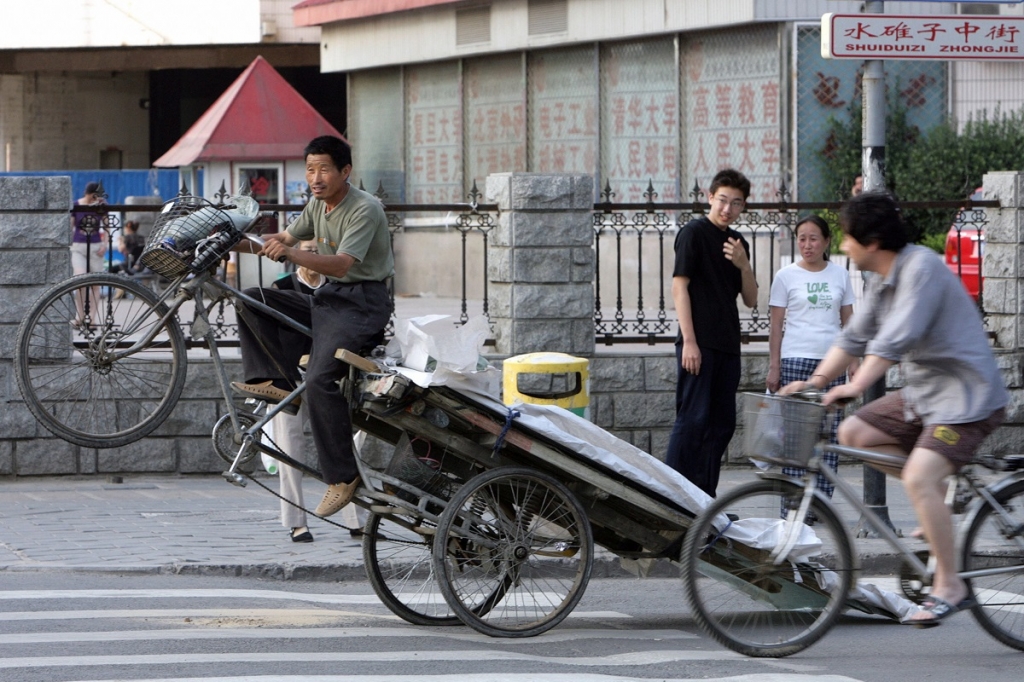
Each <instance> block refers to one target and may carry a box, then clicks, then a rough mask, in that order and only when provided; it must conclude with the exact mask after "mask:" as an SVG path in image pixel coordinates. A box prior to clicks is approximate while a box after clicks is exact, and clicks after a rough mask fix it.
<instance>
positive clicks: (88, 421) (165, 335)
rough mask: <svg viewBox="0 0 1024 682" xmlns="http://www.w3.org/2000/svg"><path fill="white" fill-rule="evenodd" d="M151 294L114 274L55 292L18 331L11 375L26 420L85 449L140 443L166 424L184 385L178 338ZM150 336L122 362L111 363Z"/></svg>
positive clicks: (82, 279) (76, 281)
mask: <svg viewBox="0 0 1024 682" xmlns="http://www.w3.org/2000/svg"><path fill="white" fill-rule="evenodd" d="M166 312H167V308H166V307H165V306H164V305H162V304H161V305H158V304H157V297H156V295H155V294H154V293H153V292H152V291H150V290H149V289H147V288H145V287H143V286H141V285H140V284H138V283H136V282H134V281H132V280H130V279H128V278H126V277H121V276H119V275H111V274H107V273H95V274H89V275H80V276H77V277H72V278H71V279H68V280H65V281H64V282H61V283H60V284H58V285H56V286H54V287H53V288H51V289H50V290H49V291H47V292H46V293H45V294H43V296H42V298H40V299H39V301H38V302H37V303H36V304H35V305H34V306H33V307H32V309H31V310H30V311H29V313H28V316H27V317H26V318H25V320H24V321H23V322H22V323H21V326H20V327H19V328H18V338H17V342H16V346H15V356H14V371H15V376H16V378H17V380H18V388H19V389H20V390H21V394H22V396H24V398H25V404H26V406H27V407H28V409H29V410H30V411H31V412H32V414H33V415H34V416H35V417H36V419H38V420H39V421H40V423H42V425H43V426H44V427H46V428H47V429H48V430H49V431H51V432H52V433H53V434H54V435H55V436H58V437H59V438H63V439H64V440H66V441H70V442H72V443H76V444H77V445H82V446H85V447H95V448H112V447H118V446H121V445H126V444H128V443H131V442H134V441H136V440H139V439H140V438H142V437H144V436H146V435H148V434H149V433H151V432H152V431H153V430H154V429H156V428H157V427H158V426H160V424H161V423H163V421H164V420H165V419H166V418H167V416H168V415H169V414H170V413H171V410H173V409H174V405H175V404H176V403H177V401H178V397H179V396H180V395H181V391H182V388H183V387H184V385H185V372H186V362H187V359H186V354H185V337H184V335H183V334H182V332H181V328H180V327H179V326H178V324H177V320H176V319H175V318H172V319H171V321H170V323H169V324H167V325H163V324H162V323H161V318H162V316H163V314H165V313H166ZM153 330H156V331H157V334H156V336H155V338H154V339H153V340H152V342H150V343H149V344H147V345H146V346H145V347H143V348H140V349H139V350H138V351H136V352H133V353H132V354H131V355H129V356H125V357H119V358H115V357H114V354H115V353H118V352H121V351H124V350H126V349H127V348H128V347H130V346H131V345H132V344H133V343H135V342H136V341H138V340H139V339H142V338H143V337H145V336H146V335H147V334H148V333H150V332H151V331H153Z"/></svg>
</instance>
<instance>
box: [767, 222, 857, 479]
mask: <svg viewBox="0 0 1024 682" xmlns="http://www.w3.org/2000/svg"><path fill="white" fill-rule="evenodd" d="M796 243H797V249H798V250H799V253H800V256H801V259H800V260H799V261H797V262H795V263H793V264H792V265H787V266H786V267H784V268H782V269H781V270H779V271H778V273H776V275H775V281H773V282H772V290H771V296H770V297H769V299H768V305H769V307H770V311H771V331H770V333H769V337H768V354H769V364H768V382H767V383H768V390H769V391H771V392H772V393H775V392H776V391H778V390H779V387H780V386H785V385H786V384H788V383H790V382H793V381H807V380H808V379H809V378H810V377H811V374H812V373H813V372H814V368H815V367H817V366H818V363H819V362H821V359H822V358H823V357H825V353H826V352H827V351H828V349H829V347H830V346H831V345H832V341H833V340H834V339H835V337H836V335H838V334H839V330H840V329H841V328H842V326H843V325H845V324H846V321H847V320H848V319H849V318H850V315H852V314H853V289H852V287H851V286H850V274H849V273H848V272H847V271H846V270H845V269H844V268H841V267H839V266H838V265H836V264H835V263H831V262H829V260H828V251H829V246H830V244H831V231H830V230H829V227H828V223H826V222H825V221H824V219H822V218H820V217H818V216H816V215H812V216H808V217H806V218H803V219H801V220H800V222H798V223H797V225H796ZM783 324H785V332H783ZM852 369H853V368H851V371H852ZM845 382H846V378H845V377H840V378H839V379H836V380H835V381H834V382H832V383H831V384H829V388H831V387H832V386H836V385H838V384H842V383H845ZM842 416H843V415H842V411H841V410H837V411H836V412H834V413H830V414H829V416H827V417H826V419H829V420H830V421H831V424H830V426H831V436H832V442H833V443H834V442H836V432H837V430H838V428H839V421H840V420H841V419H842ZM824 459H825V462H826V464H828V465H829V466H830V467H832V469H833V471H834V470H836V469H837V468H838V466H839V455H836V454H834V453H828V454H826V455H825V457H824ZM783 473H785V474H788V475H792V476H802V475H803V474H804V471H803V469H798V468H795V467H786V468H785V469H783ZM817 484H818V489H819V490H821V491H822V492H824V493H826V494H827V495H828V496H829V497H831V496H832V492H833V486H832V484H830V483H829V482H828V480H826V479H825V478H824V477H823V476H818V481H817Z"/></svg>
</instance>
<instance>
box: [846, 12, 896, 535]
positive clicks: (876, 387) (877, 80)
mask: <svg viewBox="0 0 1024 682" xmlns="http://www.w3.org/2000/svg"><path fill="white" fill-rule="evenodd" d="M884 5H885V3H884V2H881V1H877V2H866V3H864V12H865V13H869V14H882V13H883V12H884V11H885V8H884ZM862 85H863V93H864V100H863V106H864V114H863V120H864V124H863V131H862V141H861V150H862V151H861V173H862V174H863V176H864V191H865V192H872V191H881V190H884V189H885V104H886V103H885V71H884V69H883V62H882V60H881V59H870V60H867V61H865V62H864V77H863V81H862ZM884 395H885V377H884V376H883V377H882V378H881V379H879V380H878V381H876V382H875V383H874V384H873V385H872V386H871V387H870V388H868V390H867V391H865V392H864V400H865V402H868V401H871V400H875V399H877V398H881V397H882V396H884ZM863 477H864V504H866V505H867V506H868V507H869V508H870V509H871V511H873V512H874V513H875V514H877V515H878V518H879V519H881V520H882V521H883V522H884V523H885V524H886V525H887V526H889V527H890V528H893V524H892V521H891V520H890V519H889V507H888V505H887V503H886V490H885V483H886V482H885V474H884V473H882V472H881V471H878V470H877V469H872V468H871V467H870V466H868V465H867V464H865V465H864V471H863ZM893 530H894V531H895V530H896V529H895V528H893ZM876 535H877V533H876V531H875V530H874V529H873V528H871V526H870V524H868V523H866V522H865V521H864V519H861V520H860V522H859V523H858V524H857V536H858V537H874V536H876ZM897 535H900V533H899V532H898V531H897Z"/></svg>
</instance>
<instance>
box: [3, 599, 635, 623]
mask: <svg viewBox="0 0 1024 682" xmlns="http://www.w3.org/2000/svg"><path fill="white" fill-rule="evenodd" d="M377 603H378V604H380V602H377ZM2 616H3V618H4V620H87V619H96V618H246V617H253V618H255V617H260V618H283V617H285V616H306V617H315V618H320V619H325V618H377V619H381V620H399V618H398V616H396V615H393V614H392V613H391V612H390V611H389V612H387V613H378V614H375V613H369V612H366V611H334V610H328V609H95V610H87V611H9V612H4V613H3V614H2ZM623 618H631V616H629V615H627V614H624V613H618V612H617V611H579V612H575V611H574V612H573V613H570V614H569V615H568V619H569V620H581V619H584V620H601V621H604V620H612V619H623Z"/></svg>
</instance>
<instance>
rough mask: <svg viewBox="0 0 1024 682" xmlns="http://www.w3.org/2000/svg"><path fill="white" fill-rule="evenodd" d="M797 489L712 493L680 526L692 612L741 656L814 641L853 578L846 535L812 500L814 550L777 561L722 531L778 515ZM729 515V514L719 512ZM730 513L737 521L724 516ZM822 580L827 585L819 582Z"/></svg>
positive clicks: (796, 497) (782, 523) (759, 486)
mask: <svg viewBox="0 0 1024 682" xmlns="http://www.w3.org/2000/svg"><path fill="white" fill-rule="evenodd" d="M803 494H804V490H803V488H802V487H801V486H798V485H795V484H793V483H791V482H789V481H783V480H777V479H766V480H760V481H755V482H753V483H750V484H748V485H745V486H742V487H740V488H737V489H736V490H734V491H732V492H730V493H728V494H726V495H724V496H722V497H720V498H718V499H717V500H715V501H714V503H712V504H711V506H710V507H708V508H707V509H706V510H705V511H704V512H702V513H701V514H700V515H699V516H698V517H697V518H696V519H694V522H693V524H692V525H691V526H690V528H689V529H688V530H687V531H686V541H685V543H684V544H683V555H682V563H683V565H682V576H683V587H684V590H685V592H686V597H687V600H688V601H689V603H690V607H691V609H692V611H693V617H694V619H695V620H696V621H697V623H698V624H699V625H700V626H701V628H702V629H703V630H704V631H705V632H707V633H708V634H709V635H711V637H712V638H714V639H715V640H717V641H718V642H719V643H721V644H723V645H725V646H727V647H728V648H730V649H732V650H733V651H736V652H738V653H741V654H744V655H746V656H759V657H781V656H789V655H790V654H795V653H796V652H798V651H801V650H803V649H806V648H807V647H809V646H810V645H811V644H813V643H814V642H816V641H818V639H820V638H821V637H822V636H823V635H824V634H825V633H826V632H828V629H829V628H830V627H832V625H833V624H834V623H835V621H836V619H837V618H838V617H839V615H840V613H842V611H843V608H844V606H845V602H846V597H847V594H848V593H849V590H850V584H851V581H852V579H853V573H854V569H853V555H852V551H851V548H850V538H849V535H848V534H847V532H846V528H845V527H844V526H843V524H842V522H841V521H840V520H839V518H838V517H837V516H836V514H835V513H834V512H833V511H832V508H831V507H830V506H828V505H827V504H825V503H824V502H823V501H822V500H820V499H819V498H817V497H815V498H814V499H813V501H812V503H811V507H810V511H811V512H813V514H814V515H815V516H816V517H817V520H816V521H815V523H814V526H813V527H812V528H807V529H806V530H808V531H811V530H813V531H814V533H815V535H816V536H817V537H818V539H819V540H820V541H821V546H820V549H819V550H815V551H814V555H813V556H812V557H809V558H804V557H801V558H800V559H799V560H797V561H796V562H795V563H791V562H790V561H784V562H781V563H779V564H776V563H775V562H773V561H772V560H771V556H770V554H771V551H770V550H767V549H762V550H758V549H754V548H752V547H749V546H747V545H743V544H740V543H738V542H734V541H733V540H730V539H729V538H726V537H724V536H723V535H722V534H721V530H722V529H724V526H725V525H732V524H739V526H738V527H740V528H742V524H743V522H744V521H747V520H754V519H758V520H760V519H778V520H779V521H778V522H779V529H780V530H781V531H783V532H782V533H781V534H780V536H781V537H785V535H786V533H785V528H786V527H787V526H790V524H791V523H792V522H790V521H787V520H785V519H784V518H781V514H782V510H783V509H792V508H793V505H794V504H799V502H800V500H801V498H802V497H803ZM727 514H729V515H734V516H731V517H730V516H726V515H727ZM730 518H736V519H738V520H733V521H730V520H729V519H730ZM822 581H824V582H825V584H827V585H829V586H828V588H827V589H823V588H822V587H820V585H822Z"/></svg>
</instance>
